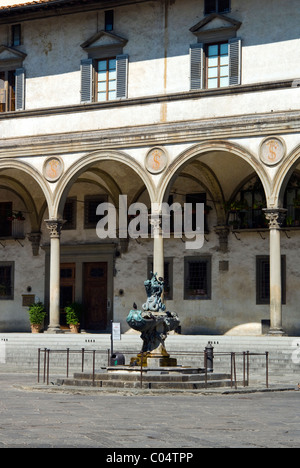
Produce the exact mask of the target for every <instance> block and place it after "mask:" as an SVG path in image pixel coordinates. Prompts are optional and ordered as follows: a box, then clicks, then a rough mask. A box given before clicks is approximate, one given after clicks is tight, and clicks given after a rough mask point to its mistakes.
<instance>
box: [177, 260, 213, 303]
mask: <svg viewBox="0 0 300 468" xmlns="http://www.w3.org/2000/svg"><path fill="white" fill-rule="evenodd" d="M191 263H205V264H206V282H207V286H206V290H207V291H206V294H198V295H197V294H193V295H192V294H189V293H188V290H189V289H190V288H188V281H189V265H190V264H191ZM183 298H184V300H190V301H195V300H200V301H203V300H204V301H205V300H206V301H207V300H211V299H212V257H211V256H209V255H205V256H191V257H184V296H183Z"/></svg>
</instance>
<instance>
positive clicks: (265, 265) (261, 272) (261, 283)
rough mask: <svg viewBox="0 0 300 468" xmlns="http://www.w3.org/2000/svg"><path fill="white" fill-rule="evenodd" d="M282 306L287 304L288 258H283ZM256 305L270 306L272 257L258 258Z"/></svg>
mask: <svg viewBox="0 0 300 468" xmlns="http://www.w3.org/2000/svg"><path fill="white" fill-rule="evenodd" d="M281 278H282V279H281V281H282V304H286V257H285V256H284V255H282V257H281ZM256 304H258V305H262V304H270V257H269V256H258V257H256Z"/></svg>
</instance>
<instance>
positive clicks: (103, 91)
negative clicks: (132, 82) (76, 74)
mask: <svg viewBox="0 0 300 468" xmlns="http://www.w3.org/2000/svg"><path fill="white" fill-rule="evenodd" d="M127 76H128V55H117V56H116V57H110V58H103V59H101V60H93V59H87V60H82V61H81V102H82V103H88V102H93V101H94V102H105V101H110V100H114V99H121V98H126V97H127ZM93 83H95V86H93Z"/></svg>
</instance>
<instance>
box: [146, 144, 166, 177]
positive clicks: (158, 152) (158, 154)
mask: <svg viewBox="0 0 300 468" xmlns="http://www.w3.org/2000/svg"><path fill="white" fill-rule="evenodd" d="M167 164H168V157H167V154H166V152H165V150H164V149H163V148H159V147H156V148H152V149H151V150H150V151H149V152H148V153H147V156H146V169H147V171H148V172H150V173H151V174H160V173H161V172H163V171H164V170H165V168H166V167H167Z"/></svg>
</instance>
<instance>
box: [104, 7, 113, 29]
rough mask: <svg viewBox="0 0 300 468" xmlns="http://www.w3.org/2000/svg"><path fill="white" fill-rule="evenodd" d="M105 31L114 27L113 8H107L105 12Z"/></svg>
mask: <svg viewBox="0 0 300 468" xmlns="http://www.w3.org/2000/svg"><path fill="white" fill-rule="evenodd" d="M104 29H105V31H112V30H113V29H114V10H107V11H106V12H105V25H104Z"/></svg>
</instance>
